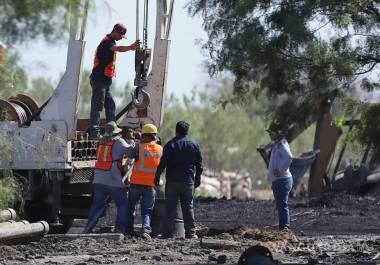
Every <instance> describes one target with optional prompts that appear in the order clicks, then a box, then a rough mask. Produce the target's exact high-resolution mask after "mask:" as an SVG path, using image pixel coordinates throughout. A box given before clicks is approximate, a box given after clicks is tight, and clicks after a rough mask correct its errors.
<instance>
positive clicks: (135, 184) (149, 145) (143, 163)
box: [126, 124, 162, 239]
mask: <svg viewBox="0 0 380 265" xmlns="http://www.w3.org/2000/svg"><path fill="white" fill-rule="evenodd" d="M157 133H158V131H157V128H156V126H154V125H153V124H146V125H144V126H143V128H142V130H141V142H140V143H139V144H138V145H137V146H136V148H138V155H136V157H135V164H134V166H133V170H132V175H131V179H130V181H129V183H130V186H129V195H128V199H129V208H128V219H127V229H126V233H127V234H129V235H133V234H134V232H133V224H134V216H135V210H136V204H137V203H138V202H139V201H140V200H141V205H140V206H141V223H142V227H141V236H142V237H143V238H145V239H150V233H151V231H152V228H151V226H150V223H151V216H152V212H153V207H154V202H155V196H156V191H155V189H154V187H155V186H156V184H155V182H154V179H155V173H156V169H157V166H158V164H159V163H160V157H161V155H162V147H161V146H160V145H158V144H157V143H156V135H157ZM135 154H136V153H135Z"/></svg>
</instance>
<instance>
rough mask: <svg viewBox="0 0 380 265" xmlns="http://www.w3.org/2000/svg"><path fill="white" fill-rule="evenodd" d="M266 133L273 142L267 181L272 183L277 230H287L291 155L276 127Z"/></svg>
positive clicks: (271, 127) (291, 178) (291, 183)
mask: <svg viewBox="0 0 380 265" xmlns="http://www.w3.org/2000/svg"><path fill="white" fill-rule="evenodd" d="M267 132H268V133H269V137H270V139H271V140H272V141H273V142H274V145H273V147H272V151H271V155H270V160H269V167H268V180H269V181H271V182H272V191H273V196H274V199H275V201H276V206H277V211H278V224H279V229H280V230H289V228H290V214H289V206H288V200H289V193H290V190H291V189H292V186H293V177H292V174H291V173H290V170H289V167H290V164H291V163H292V153H291V152H290V148H289V144H288V142H287V141H286V139H285V137H284V135H283V133H282V132H281V130H280V128H279V126H278V125H276V124H272V125H271V126H270V127H269V129H267Z"/></svg>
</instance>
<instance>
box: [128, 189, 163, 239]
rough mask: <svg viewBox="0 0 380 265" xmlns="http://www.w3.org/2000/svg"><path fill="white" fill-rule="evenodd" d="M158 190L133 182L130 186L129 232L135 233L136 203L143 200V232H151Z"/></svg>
mask: <svg viewBox="0 0 380 265" xmlns="http://www.w3.org/2000/svg"><path fill="white" fill-rule="evenodd" d="M155 196H156V191H155V189H154V187H151V186H145V185H134V184H131V185H130V187H129V195H128V197H129V208H128V213H127V216H128V217H127V229H126V233H127V234H133V224H134V220H135V211H136V204H137V203H138V202H139V201H140V200H141V205H140V206H141V224H142V227H141V232H142V233H148V234H150V233H151V232H152V228H151V226H150V221H151V216H152V212H153V207H154V200H155Z"/></svg>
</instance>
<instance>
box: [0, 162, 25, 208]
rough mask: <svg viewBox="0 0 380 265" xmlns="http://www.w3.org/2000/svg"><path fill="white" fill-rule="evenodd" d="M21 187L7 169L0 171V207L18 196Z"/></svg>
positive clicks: (10, 203) (10, 204) (8, 205)
mask: <svg viewBox="0 0 380 265" xmlns="http://www.w3.org/2000/svg"><path fill="white" fill-rule="evenodd" d="M20 191H21V188H20V185H19V183H18V181H17V180H16V178H15V177H14V176H13V175H12V173H11V171H9V170H2V171H0V209H5V208H8V207H10V206H12V204H13V203H14V202H15V201H16V200H17V199H18V198H19V196H20V195H19V194H20Z"/></svg>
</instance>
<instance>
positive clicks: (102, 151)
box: [95, 141, 123, 170]
mask: <svg viewBox="0 0 380 265" xmlns="http://www.w3.org/2000/svg"><path fill="white" fill-rule="evenodd" d="M114 143H115V141H108V142H104V143H102V144H100V145H99V146H98V148H97V149H96V162H95V168H96V169H101V170H110V169H111V168H112V163H113V162H115V161H117V166H118V168H119V169H120V170H121V168H122V161H123V157H121V158H120V159H119V160H113V159H112V147H113V145H114Z"/></svg>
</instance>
